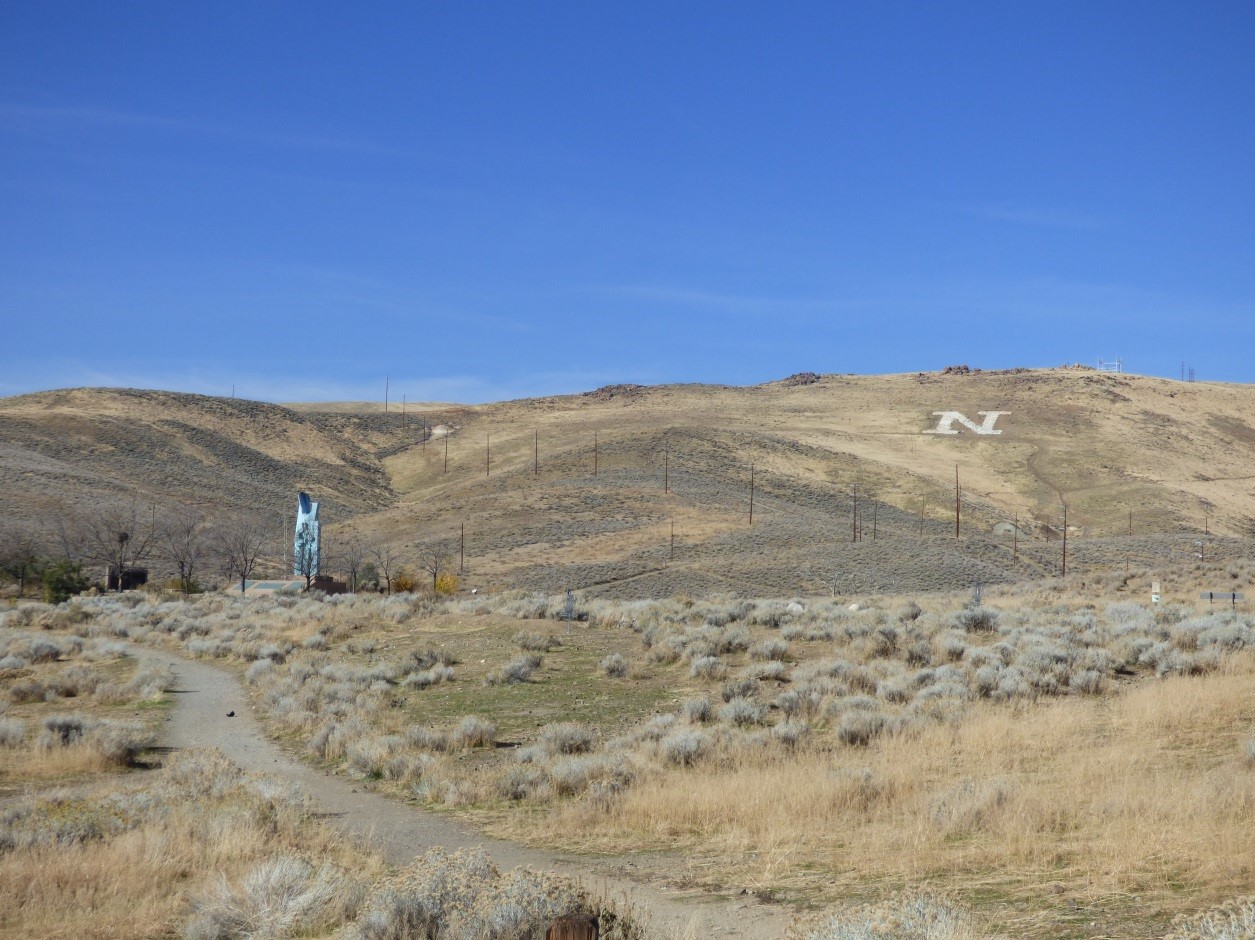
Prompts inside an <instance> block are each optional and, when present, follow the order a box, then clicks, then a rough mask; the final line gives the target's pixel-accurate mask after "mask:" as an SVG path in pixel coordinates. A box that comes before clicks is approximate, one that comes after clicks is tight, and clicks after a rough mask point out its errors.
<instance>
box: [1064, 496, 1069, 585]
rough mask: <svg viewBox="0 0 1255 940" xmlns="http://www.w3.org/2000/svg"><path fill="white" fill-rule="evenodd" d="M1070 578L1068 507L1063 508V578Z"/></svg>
mask: <svg viewBox="0 0 1255 940" xmlns="http://www.w3.org/2000/svg"><path fill="white" fill-rule="evenodd" d="M1067 576H1068V507H1067V506H1064V507H1063V577H1065V578H1066V577H1067Z"/></svg>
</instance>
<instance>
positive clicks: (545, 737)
mask: <svg viewBox="0 0 1255 940" xmlns="http://www.w3.org/2000/svg"><path fill="white" fill-rule="evenodd" d="M540 743H541V744H542V745H543V746H544V747H545V748H547V749H548V750H550V751H553V752H554V753H556V754H583V753H585V752H586V751H589V750H591V749H592V746H593V732H592V731H591V730H589V729H588V728H586V727H584V726H583V725H577V724H575V723H573V722H569V721H564V722H560V723H558V724H551V725H545V727H543V728H541V729H540Z"/></svg>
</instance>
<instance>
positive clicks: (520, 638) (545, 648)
mask: <svg viewBox="0 0 1255 940" xmlns="http://www.w3.org/2000/svg"><path fill="white" fill-rule="evenodd" d="M514 644H515V645H516V646H517V647H518V648H519V649H521V650H523V651H525V652H531V653H548V652H549V651H550V650H551V649H553V648H554V647H557V646H561V645H562V641H561V640H559V639H558V638H557V637H556V636H541V635H540V634H539V633H516V634H514Z"/></svg>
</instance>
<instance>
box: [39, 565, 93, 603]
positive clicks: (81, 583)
mask: <svg viewBox="0 0 1255 940" xmlns="http://www.w3.org/2000/svg"><path fill="white" fill-rule="evenodd" d="M41 580H42V582H43V586H44V602H45V603H48V604H60V603H61V602H62V601H67V600H69V599H70V598H71V597H74V596H75V595H76V594H82V593H83V592H84V591H86V590H87V589H88V587H90V586H91V582H90V581H88V580H87V578H86V577H84V576H83V569H82V567H81V566H80V565H76V564H74V563H73V562H71V561H54V562H52V563H51V564H50V565H48V567H46V568H44V571H43V576H42V578H41Z"/></svg>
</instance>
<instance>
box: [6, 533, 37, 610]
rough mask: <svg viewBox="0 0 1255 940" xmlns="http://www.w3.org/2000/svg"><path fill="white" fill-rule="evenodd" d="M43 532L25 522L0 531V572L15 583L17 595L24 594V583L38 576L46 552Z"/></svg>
mask: <svg viewBox="0 0 1255 940" xmlns="http://www.w3.org/2000/svg"><path fill="white" fill-rule="evenodd" d="M46 541H47V540H46V538H45V535H44V532H43V531H42V530H41V529H40V528H39V527H38V526H35V525H32V524H30V523H27V522H12V523H9V524H6V525H5V527H4V529H3V530H0V571H3V572H4V573H5V574H7V575H9V577H11V578H13V579H14V580H15V581H17V593H18V596H19V597H21V596H22V595H23V594H25V593H26V581H27V579H28V578H31V577H34V576H35V575H37V574H38V570H39V560H40V558H42V557H43V555H44V554H45V552H46V550H47V549H46Z"/></svg>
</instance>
